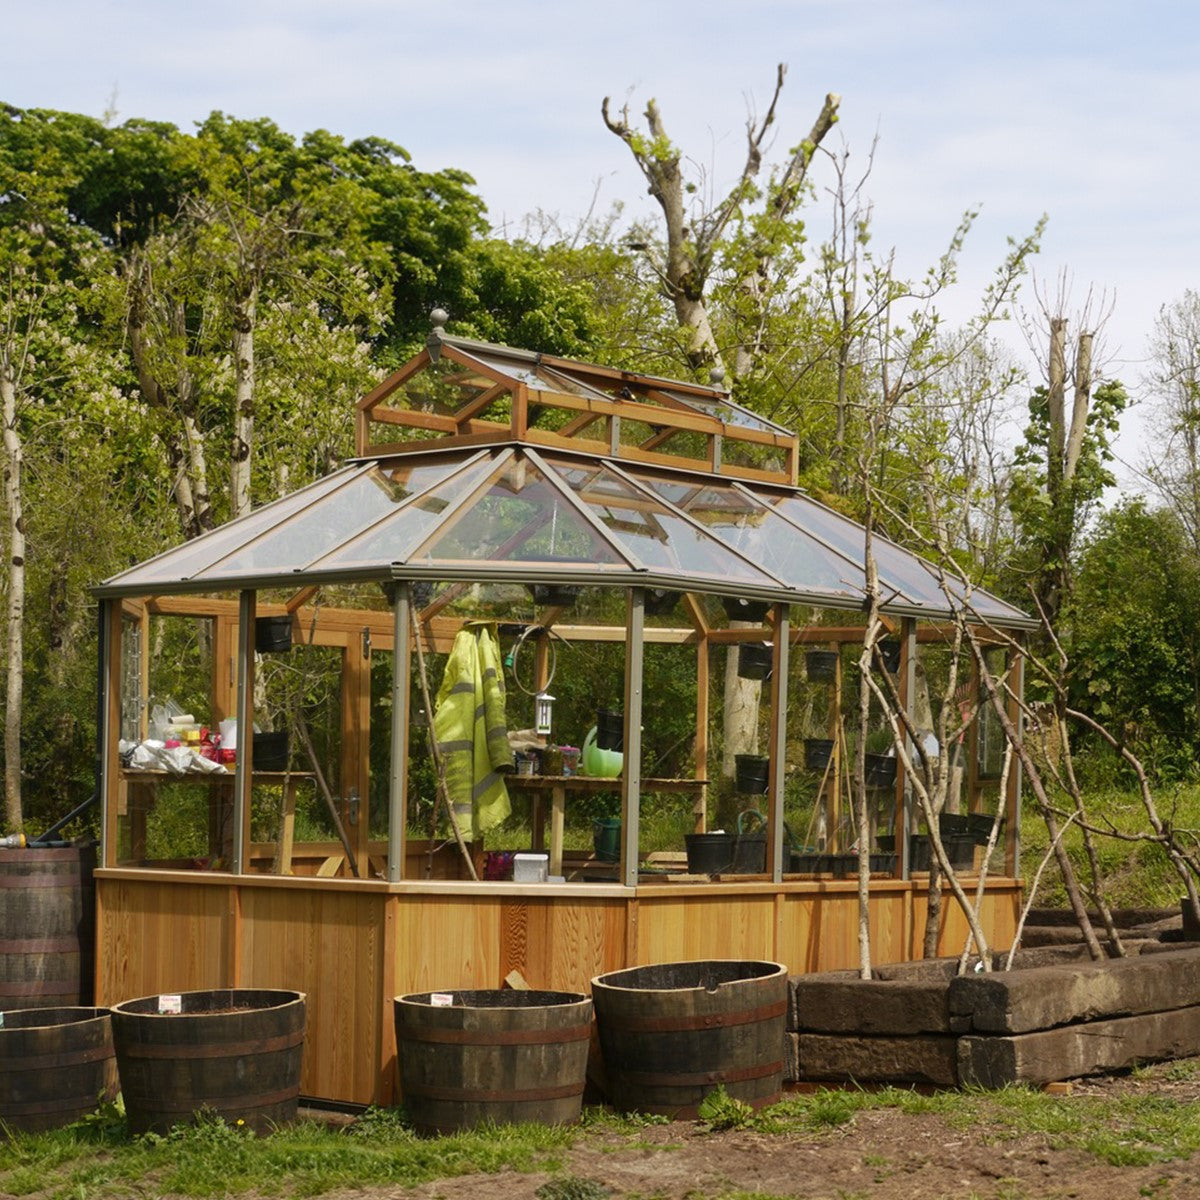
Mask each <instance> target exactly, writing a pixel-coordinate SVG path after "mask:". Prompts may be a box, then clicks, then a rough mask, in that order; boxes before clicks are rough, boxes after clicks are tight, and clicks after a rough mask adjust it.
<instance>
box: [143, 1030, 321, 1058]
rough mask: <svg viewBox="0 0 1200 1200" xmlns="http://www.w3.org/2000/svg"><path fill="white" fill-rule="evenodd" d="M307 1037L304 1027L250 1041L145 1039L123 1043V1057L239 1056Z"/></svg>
mask: <svg viewBox="0 0 1200 1200" xmlns="http://www.w3.org/2000/svg"><path fill="white" fill-rule="evenodd" d="M303 1041H304V1030H303V1029H297V1030H295V1031H294V1032H292V1033H282V1034H280V1035H279V1036H278V1037H273V1038H255V1039H254V1040H253V1041H249V1042H212V1043H210V1044H207V1045H199V1046H196V1045H181V1044H180V1045H172V1044H167V1045H164V1044H163V1043H161V1042H143V1043H139V1044H134V1045H130V1044H128V1043H126V1044H124V1045H122V1047H121V1054H120V1057H122V1058H124V1057H126V1056H128V1057H129V1058H238V1057H240V1056H241V1055H243V1054H271V1053H273V1052H274V1051H276V1050H290V1049H291V1048H292V1047H293V1046H299V1045H300V1043H301V1042H303Z"/></svg>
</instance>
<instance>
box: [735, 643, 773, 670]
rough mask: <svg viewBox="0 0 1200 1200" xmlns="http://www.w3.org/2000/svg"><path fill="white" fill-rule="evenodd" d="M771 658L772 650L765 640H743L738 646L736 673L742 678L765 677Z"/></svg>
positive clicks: (769, 667) (769, 668)
mask: <svg viewBox="0 0 1200 1200" xmlns="http://www.w3.org/2000/svg"><path fill="white" fill-rule="evenodd" d="M771 660H772V650H771V647H770V646H769V645H767V643H766V642H743V643H742V644H741V645H740V646H739V647H738V668H737V673H738V675H739V676H740V677H741V678H742V679H767V678H768V677H769V676H770V674H771Z"/></svg>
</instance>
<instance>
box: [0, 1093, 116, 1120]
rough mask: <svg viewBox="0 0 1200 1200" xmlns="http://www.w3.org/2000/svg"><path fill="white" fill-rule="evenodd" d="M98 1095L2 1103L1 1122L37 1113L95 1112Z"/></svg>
mask: <svg viewBox="0 0 1200 1200" xmlns="http://www.w3.org/2000/svg"><path fill="white" fill-rule="evenodd" d="M96 1107H97V1100H96V1094H95V1093H94V1092H89V1093H88V1094H87V1095H86V1096H83V1095H75V1096H66V1097H62V1098H60V1099H57V1100H22V1101H19V1102H18V1101H12V1102H11V1103H10V1102H3V1103H0V1121H2V1120H3V1119H4V1118H5V1117H18V1116H30V1115H33V1114H37V1113H46V1114H47V1115H48V1114H50V1113H65V1112H77V1113H79V1115H80V1116H83V1115H84V1114H85V1113H90V1112H95V1110H96Z"/></svg>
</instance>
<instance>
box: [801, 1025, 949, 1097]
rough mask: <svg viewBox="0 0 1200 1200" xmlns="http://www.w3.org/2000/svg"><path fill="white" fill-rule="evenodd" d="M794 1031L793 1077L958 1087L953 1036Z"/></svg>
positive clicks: (832, 1080) (840, 1081)
mask: <svg viewBox="0 0 1200 1200" xmlns="http://www.w3.org/2000/svg"><path fill="white" fill-rule="evenodd" d="M792 1036H793V1038H794V1039H795V1060H794V1066H793V1068H792V1069H794V1070H795V1072H796V1074H795V1080H796V1081H801V1080H825V1081H829V1082H839V1083H846V1082H856V1083H879V1082H886V1083H927V1084H933V1085H934V1086H935V1087H957V1086H958V1046H957V1043H958V1039H957V1038H955V1037H953V1036H951V1035H947V1034H943V1035H938V1034H914V1035H913V1036H911V1037H855V1036H852V1035H840V1036H839V1035H837V1034H825V1033H797V1034H793V1035H792ZM789 1057H790V1055H789Z"/></svg>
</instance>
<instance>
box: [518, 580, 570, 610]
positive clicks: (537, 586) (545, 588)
mask: <svg viewBox="0 0 1200 1200" xmlns="http://www.w3.org/2000/svg"><path fill="white" fill-rule="evenodd" d="M527 586H528V588H529V591H530V592H531V593H532V595H533V602H534V604H540V605H544V606H546V607H548V608H569V607H570V606H571V605H572V604H574V603H575V601H576V600H578V599H579V588H577V587H572V586H570V585H569V584H566V583H531V584H528V585H527Z"/></svg>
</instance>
